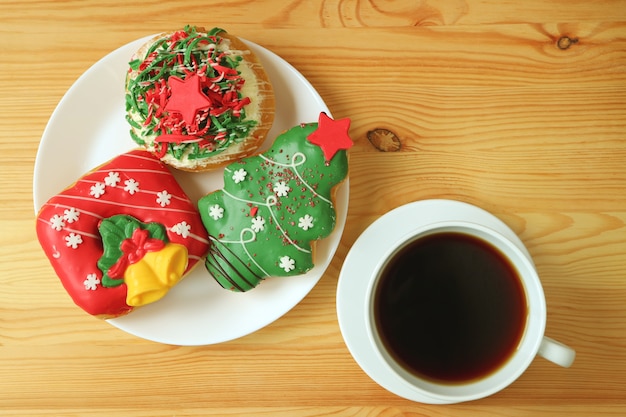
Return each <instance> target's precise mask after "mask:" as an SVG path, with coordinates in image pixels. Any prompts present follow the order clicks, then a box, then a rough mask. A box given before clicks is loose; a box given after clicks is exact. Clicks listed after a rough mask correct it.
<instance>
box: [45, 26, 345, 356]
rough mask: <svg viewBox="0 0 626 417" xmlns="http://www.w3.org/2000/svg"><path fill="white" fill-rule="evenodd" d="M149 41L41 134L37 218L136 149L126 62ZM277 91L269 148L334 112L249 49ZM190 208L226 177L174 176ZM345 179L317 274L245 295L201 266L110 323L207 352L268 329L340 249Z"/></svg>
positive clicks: (101, 73) (278, 61)
mask: <svg viewBox="0 0 626 417" xmlns="http://www.w3.org/2000/svg"><path fill="white" fill-rule="evenodd" d="M150 38H151V36H148V37H146V38H143V39H139V40H137V41H134V42H131V43H129V44H127V45H125V46H122V47H121V48H119V49H117V50H115V51H113V52H112V53H110V54H109V55H107V56H105V57H104V58H102V59H101V60H100V61H98V62H97V63H96V64H94V65H93V66H92V67H91V68H89V69H88V70H87V71H86V72H85V73H84V74H83V75H82V76H81V77H80V78H79V79H78V80H77V81H76V82H75V83H74V85H72V87H71V88H70V89H69V90H68V91H67V93H66V94H65V96H64V97H63V98H62V100H61V101H60V103H59V105H58V106H57V108H56V109H55V111H54V113H53V114H52V116H51V118H50V120H49V122H48V125H47V126H46V129H45V131H44V134H43V136H42V139H41V144H40V145H39V150H38V152H37V159H36V161H35V172H34V181H33V198H34V203H35V211H36V212H37V211H38V210H39V208H40V207H41V206H42V205H43V204H44V203H45V202H46V201H47V200H48V199H49V198H50V197H52V196H53V195H55V194H57V193H58V192H60V191H61V190H63V189H64V188H65V187H67V186H69V185H71V184H72V183H73V182H74V181H76V180H77V179H78V178H80V177H81V176H82V175H83V174H84V173H86V172H87V171H89V170H91V169H93V168H94V167H96V166H98V165H100V164H102V163H104V162H106V161H108V160H109V159H112V158H113V157H115V156H117V155H119V154H121V153H123V152H126V151H128V150H130V149H133V148H135V147H136V145H135V144H134V142H133V141H132V140H131V138H130V135H129V133H128V130H129V127H128V124H127V123H126V120H125V118H124V116H125V110H124V77H125V75H126V71H127V68H128V61H129V60H130V57H131V56H132V54H133V52H134V51H135V50H137V49H138V48H139V47H140V46H141V45H142V44H143V43H144V42H145V41H147V40H148V39H150ZM246 43H247V44H248V45H249V46H250V48H251V49H252V50H253V51H254V52H255V53H256V54H257V56H258V57H259V59H260V60H261V62H262V63H263V65H264V67H265V69H266V71H267V73H268V75H269V77H270V79H271V81H272V84H273V86H274V93H275V95H276V117H275V120H274V125H273V127H272V129H271V131H270V132H269V134H268V139H267V141H266V142H265V143H264V145H263V146H262V148H261V149H262V150H263V149H266V148H268V147H269V146H270V145H271V143H272V142H273V141H274V138H275V137H276V136H277V135H278V134H280V133H281V132H282V131H284V130H286V129H288V128H290V127H293V126H296V125H298V124H300V123H302V122H316V121H317V119H318V116H319V113H320V112H322V111H323V112H326V113H328V114H329V115H330V111H329V110H328V108H327V107H326V104H325V103H324V101H323V100H322V98H321V97H320V96H319V94H318V93H317V91H315V89H314V88H313V86H311V84H310V83H309V82H308V81H307V80H306V79H305V78H304V76H302V74H300V73H299V72H298V71H297V70H296V69H295V68H293V67H292V66H291V65H290V64H289V63H287V62H286V61H285V60H283V59H282V58H280V57H279V56H277V55H276V54H274V53H272V52H270V51H269V50H267V49H265V48H263V47H261V46H259V45H256V44H254V43H252V42H247V41H246ZM174 175H175V176H176V178H177V179H178V181H179V183H180V184H181V186H182V187H183V189H184V190H185V191H186V192H187V194H188V195H189V197H190V198H191V199H192V201H197V200H198V199H199V198H200V197H202V196H204V195H205V194H207V193H208V192H211V191H215V190H218V189H221V188H222V186H223V185H224V181H223V177H222V175H223V171H222V170H218V171H213V172H209V173H202V174H195V173H185V172H180V171H177V172H174ZM348 194H349V185H348V181H347V180H346V181H344V183H343V184H342V185H341V186H340V188H339V190H338V192H337V199H336V209H337V226H336V228H335V230H334V231H333V233H332V234H331V235H330V236H329V237H327V238H326V239H323V240H322V241H320V242H319V243H318V244H317V247H316V253H315V256H316V259H315V262H316V266H315V267H314V268H313V269H312V270H311V271H309V272H308V273H306V274H303V275H299V276H294V277H289V278H270V279H267V280H266V281H264V282H263V283H262V284H261V285H259V286H258V287H257V288H255V289H253V290H251V291H249V292H247V293H233V292H230V291H227V290H225V289H223V288H221V287H220V286H219V284H217V283H216V282H215V281H214V280H213V278H212V277H211V276H210V275H209V273H208V272H207V271H206V269H205V268H204V265H198V266H197V267H196V268H194V269H193V271H191V273H190V274H189V275H188V276H187V277H186V278H185V279H184V280H183V281H182V282H181V283H180V284H178V285H177V286H176V287H174V288H173V289H172V290H171V291H170V292H169V293H168V294H167V296H166V297H164V298H163V299H162V300H160V301H159V302H157V303H154V304H151V305H147V306H145V307H142V308H140V309H137V310H136V311H133V312H132V314H129V315H127V316H124V317H120V318H116V319H111V320H109V323H111V324H112V325H113V326H116V327H118V328H120V329H122V330H124V331H126V332H128V333H130V334H133V335H136V336H138V337H141V338H144V339H148V340H153V341H156V342H161V343H167V344H174V345H208V344H214V343H220V342H225V341H228V340H232V339H236V338H238V337H242V336H245V335H247V334H249V333H252V332H254V331H256V330H259V329H261V328H263V327H264V326H267V325H268V324H270V323H272V322H273V321H275V320H276V319H278V318H280V317H281V316H283V315H284V314H285V313H287V312H288V311H289V310H290V309H291V308H293V307H294V306H295V305H296V304H298V303H299V302H300V301H301V300H302V299H303V298H304V297H305V296H306V295H307V294H308V293H309V291H311V289H312V288H313V287H314V286H315V284H316V283H317V282H318V281H319V279H320V278H321V277H322V274H323V273H324V271H325V270H326V268H327V267H328V264H329V263H330V261H331V260H332V258H333V255H334V253H335V251H336V249H337V246H338V245H339V240H340V239H341V234H342V232H343V228H344V225H345V221H346V214H347V211H348Z"/></svg>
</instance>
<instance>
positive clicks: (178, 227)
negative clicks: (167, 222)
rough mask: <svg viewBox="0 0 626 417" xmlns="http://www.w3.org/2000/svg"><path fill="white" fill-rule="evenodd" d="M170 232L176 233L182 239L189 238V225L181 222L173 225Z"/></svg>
mask: <svg viewBox="0 0 626 417" xmlns="http://www.w3.org/2000/svg"><path fill="white" fill-rule="evenodd" d="M171 230H172V232H174V233H176V234H177V235H180V236H182V237H184V238H187V237H189V232H190V230H191V225H189V224H187V222H185V221H182V222H180V223H177V224H175V225H174V226H172V229H171Z"/></svg>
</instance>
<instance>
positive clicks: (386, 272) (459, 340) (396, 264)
mask: <svg viewBox="0 0 626 417" xmlns="http://www.w3.org/2000/svg"><path fill="white" fill-rule="evenodd" d="M526 316H527V310H526V297H525V293H524V289H523V285H522V283H521V282H520V279H519V277H518V274H517V271H516V270H515V268H514V267H513V266H512V265H511V264H510V262H509V261H508V260H507V259H506V258H505V257H504V255H502V254H501V253H500V251H499V250H497V249H496V248H495V247H493V246H492V245H491V244H489V243H487V242H485V241H483V240H482V239H479V238H476V237H473V236H470V235H467V234H463V233H457V232H445V233H437V234H433V235H429V236H426V237H422V238H419V239H417V240H415V241H413V242H410V243H408V244H407V245H405V246H404V247H403V248H402V249H401V250H400V251H399V252H398V253H397V254H396V255H395V256H394V257H393V258H392V259H391V260H390V261H389V262H388V264H387V266H386V267H384V269H383V271H382V273H381V276H380V277H379V281H378V285H377V287H376V289H375V293H374V317H375V325H376V328H377V331H378V333H379V335H380V338H381V340H382V342H383V344H384V345H385V347H386V349H387V351H388V352H389V353H390V354H391V356H392V357H393V358H394V359H395V360H396V362H398V363H399V364H400V365H401V366H402V367H404V368H405V369H406V370H407V371H409V372H411V373H413V374H415V375H417V376H420V377H422V378H426V379H429V380H433V381H437V382H443V383H449V384H458V383H464V382H468V381H472V380H476V379H479V378H482V377H484V376H486V375H489V374H490V373H492V372H494V371H495V370H497V369H498V368H499V367H500V366H501V365H502V364H503V363H505V362H506V360H507V359H508V358H509V357H510V356H511V354H512V353H513V352H514V350H515V349H516V348H517V346H518V344H519V341H520V339H521V337H522V334H523V332H524V327H525V324H526Z"/></svg>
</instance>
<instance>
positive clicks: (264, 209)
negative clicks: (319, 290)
mask: <svg viewBox="0 0 626 417" xmlns="http://www.w3.org/2000/svg"><path fill="white" fill-rule="evenodd" d="M349 124H350V121H349V119H341V120H332V119H331V118H330V117H328V116H327V115H326V114H325V113H322V114H320V118H319V122H318V123H308V124H302V125H299V126H296V127H293V128H291V129H290V130H288V131H286V132H284V133H283V134H281V135H279V136H278V137H277V138H276V140H275V142H274V143H273V145H272V147H271V148H270V149H269V150H267V151H266V152H264V153H262V154H259V155H256V156H252V157H248V158H245V159H242V160H239V161H237V162H234V163H232V164H230V165H229V166H227V167H226V169H225V171H224V188H223V189H222V190H219V191H216V192H213V193H211V194H209V195H207V196H205V197H203V198H202V199H200V201H199V203H198V206H199V211H200V215H201V217H202V221H203V223H204V225H205V227H206V229H207V231H208V232H209V235H210V239H211V240H212V247H211V250H210V251H209V254H208V255H207V258H206V262H205V264H206V267H207V269H208V271H209V272H210V273H211V274H212V275H213V277H214V278H215V279H216V280H217V282H218V283H219V284H220V285H221V286H222V287H224V288H227V289H230V290H233V291H248V290H250V289H252V288H254V287H256V286H257V285H258V284H259V282H261V281H262V280H263V279H265V278H266V277H269V276H274V277H278V276H291V275H298V274H303V273H305V272H307V271H308V270H310V269H311V268H313V266H314V253H313V252H314V247H315V243H316V241H318V240H319V239H322V238H324V237H327V236H328V235H329V234H330V233H331V232H332V231H333V229H334V227H335V221H336V211H335V206H334V202H333V197H334V191H335V190H336V186H337V185H338V184H340V183H341V182H343V181H344V179H345V178H346V176H347V174H348V159H347V154H346V150H347V149H348V148H350V147H351V146H352V141H351V140H350V138H349V136H348V128H349Z"/></svg>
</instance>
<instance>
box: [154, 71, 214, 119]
mask: <svg viewBox="0 0 626 417" xmlns="http://www.w3.org/2000/svg"><path fill="white" fill-rule="evenodd" d="M168 82H169V85H170V90H171V95H170V98H169V100H168V102H167V103H166V104H165V110H167V111H168V112H177V113H180V115H181V116H182V118H183V120H184V121H185V123H187V125H188V126H191V125H193V124H194V121H195V118H196V114H197V113H198V111H199V110H204V109H207V108H209V107H211V104H212V103H211V99H209V98H208V97H207V96H206V95H205V94H204V93H203V92H202V86H201V85H200V78H199V77H198V74H191V75H189V76H188V77H187V78H185V79H184V80H183V79H181V78H178V77H173V76H172V77H170V78H169V79H168Z"/></svg>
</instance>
